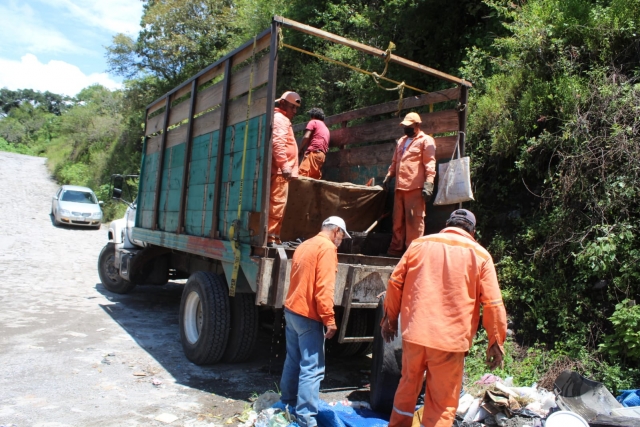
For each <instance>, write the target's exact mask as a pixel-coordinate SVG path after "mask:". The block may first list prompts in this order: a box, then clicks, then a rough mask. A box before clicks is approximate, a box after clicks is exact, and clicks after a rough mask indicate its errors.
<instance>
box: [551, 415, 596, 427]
mask: <svg viewBox="0 0 640 427" xmlns="http://www.w3.org/2000/svg"><path fill="white" fill-rule="evenodd" d="M546 427H589V423H587V421H586V420H585V419H584V418H582V417H581V416H580V415H578V414H576V413H575V412H571V411H558V412H554V413H553V414H551V415H549V418H547V423H546Z"/></svg>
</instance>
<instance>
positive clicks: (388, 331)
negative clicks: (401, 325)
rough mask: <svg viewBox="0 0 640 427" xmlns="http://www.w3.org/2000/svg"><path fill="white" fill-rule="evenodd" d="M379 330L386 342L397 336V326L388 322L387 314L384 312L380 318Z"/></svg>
mask: <svg viewBox="0 0 640 427" xmlns="http://www.w3.org/2000/svg"><path fill="white" fill-rule="evenodd" d="M380 326H381V328H380V332H381V333H382V339H384V342H386V343H387V344H388V343H390V342H391V341H393V340H394V338H395V337H397V336H398V327H397V326H396V327H395V328H394V327H393V326H392V325H391V323H390V322H389V319H388V318H387V315H386V314H385V316H384V319H382V324H381V325H380Z"/></svg>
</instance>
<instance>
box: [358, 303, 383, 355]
mask: <svg viewBox="0 0 640 427" xmlns="http://www.w3.org/2000/svg"><path fill="white" fill-rule="evenodd" d="M366 315H367V331H366V332H365V335H366V336H368V337H372V336H373V333H374V329H375V322H376V311H375V310H366ZM378 323H380V322H378ZM372 349H373V341H371V342H363V343H362V345H360V348H359V349H358V351H357V352H356V354H355V356H363V355H366V354H369V353H371V350H372Z"/></svg>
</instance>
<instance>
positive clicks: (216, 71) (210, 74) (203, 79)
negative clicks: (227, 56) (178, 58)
mask: <svg viewBox="0 0 640 427" xmlns="http://www.w3.org/2000/svg"><path fill="white" fill-rule="evenodd" d="M223 71H224V63H221V64H218V65H216V66H215V67H213V68H211V69H210V70H208V71H206V72H205V73H204V74H202V75H201V76H200V77H198V78H197V79H196V80H197V81H198V87H200V86H202V85H203V84H205V83H207V82H209V81H211V80H213V79H215V78H216V77H218V76H219V75H220V74H222V73H223Z"/></svg>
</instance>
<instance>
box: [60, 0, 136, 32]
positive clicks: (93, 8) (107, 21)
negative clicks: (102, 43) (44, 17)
mask: <svg viewBox="0 0 640 427" xmlns="http://www.w3.org/2000/svg"><path fill="white" fill-rule="evenodd" d="M47 4H49V5H52V6H56V7H61V8H65V9H67V11H68V12H70V13H71V15H73V16H74V17H75V18H77V19H78V21H80V22H83V23H84V24H85V25H90V26H94V27H99V28H104V29H106V30H109V31H111V32H115V33H125V34H129V35H135V34H136V33H137V32H138V31H139V30H140V18H141V16H142V2H141V1H139V0H138V1H136V0H108V1H104V0H47Z"/></svg>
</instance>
